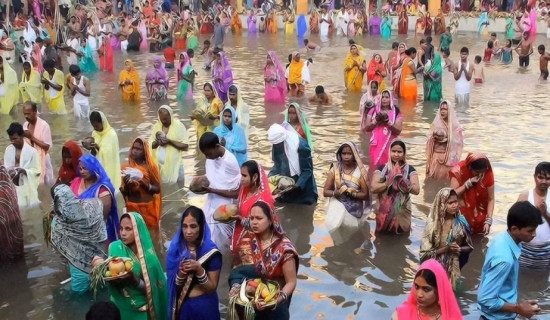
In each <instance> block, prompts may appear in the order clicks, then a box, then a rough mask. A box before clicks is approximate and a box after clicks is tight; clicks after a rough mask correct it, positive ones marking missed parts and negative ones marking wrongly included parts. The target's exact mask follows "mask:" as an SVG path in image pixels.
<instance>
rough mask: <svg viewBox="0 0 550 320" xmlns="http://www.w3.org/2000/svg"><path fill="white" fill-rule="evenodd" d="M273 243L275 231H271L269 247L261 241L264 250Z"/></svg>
mask: <svg viewBox="0 0 550 320" xmlns="http://www.w3.org/2000/svg"><path fill="white" fill-rule="evenodd" d="M272 242H273V231H271V237H270V238H269V242H268V243H267V245H266V243H265V242H264V241H263V240H261V243H262V248H266V247H268V246H269V245H270V244H271V243H272Z"/></svg>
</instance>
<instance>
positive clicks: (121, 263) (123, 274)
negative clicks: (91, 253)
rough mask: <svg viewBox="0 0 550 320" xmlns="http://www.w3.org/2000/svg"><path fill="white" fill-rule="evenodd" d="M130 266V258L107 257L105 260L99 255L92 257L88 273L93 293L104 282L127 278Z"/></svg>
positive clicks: (131, 264) (129, 273)
mask: <svg viewBox="0 0 550 320" xmlns="http://www.w3.org/2000/svg"><path fill="white" fill-rule="evenodd" d="M132 267H133V260H132V259H130V258H120V257H109V258H107V259H106V260H105V259H102V258H99V257H96V258H94V260H93V261H92V273H91V274H90V279H91V287H92V289H93V291H94V293H95V292H96V291H97V289H99V288H101V287H103V286H104V285H105V282H109V281H115V280H121V279H125V278H128V277H129V276H130V275H131V274H132V273H131V271H132Z"/></svg>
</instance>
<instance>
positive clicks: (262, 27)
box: [258, 17, 265, 32]
mask: <svg viewBox="0 0 550 320" xmlns="http://www.w3.org/2000/svg"><path fill="white" fill-rule="evenodd" d="M258 30H259V31H260V32H265V18H264V17H260V23H259V24H258Z"/></svg>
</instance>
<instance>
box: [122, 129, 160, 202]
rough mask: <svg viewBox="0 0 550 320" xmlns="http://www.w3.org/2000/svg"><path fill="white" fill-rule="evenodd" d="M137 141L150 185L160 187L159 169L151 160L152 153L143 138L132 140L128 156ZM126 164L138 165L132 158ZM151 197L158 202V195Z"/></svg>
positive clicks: (152, 159) (153, 160) (155, 162)
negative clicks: (141, 148) (140, 146)
mask: <svg viewBox="0 0 550 320" xmlns="http://www.w3.org/2000/svg"><path fill="white" fill-rule="evenodd" d="M137 141H139V142H141V144H143V157H144V158H145V165H146V166H147V168H148V170H149V172H150V174H151V176H150V177H149V179H150V180H151V183H152V184H155V185H160V184H161V181H160V173H159V167H158V165H157V161H156V160H155V159H154V158H153V155H152V151H151V149H150V148H149V145H148V143H147V140H146V139H145V138H144V137H137V138H135V139H134V141H133V142H132V144H131V145H130V150H129V154H132V150H133V149H134V144H135V143H136V142H137ZM128 164H129V165H130V167H133V168H135V167H137V166H139V164H138V163H137V162H136V161H135V160H134V159H133V158H132V157H128ZM153 197H158V199H159V202H160V194H156V195H154V196H153Z"/></svg>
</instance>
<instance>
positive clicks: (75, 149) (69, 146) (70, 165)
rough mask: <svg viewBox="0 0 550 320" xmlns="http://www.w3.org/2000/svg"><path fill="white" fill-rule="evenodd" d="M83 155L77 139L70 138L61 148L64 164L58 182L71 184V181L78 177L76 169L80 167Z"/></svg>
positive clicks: (60, 169)
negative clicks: (79, 160) (79, 163)
mask: <svg viewBox="0 0 550 320" xmlns="http://www.w3.org/2000/svg"><path fill="white" fill-rule="evenodd" d="M80 157H82V149H80V146H79V145H78V143H76V141H73V140H69V141H67V142H65V144H64V145H63V149H61V158H62V160H63V161H62V164H61V167H60V168H59V176H58V177H57V182H56V183H64V184H66V185H70V184H71V181H73V179H74V178H76V175H77V174H76V170H77V169H78V159H80Z"/></svg>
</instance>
